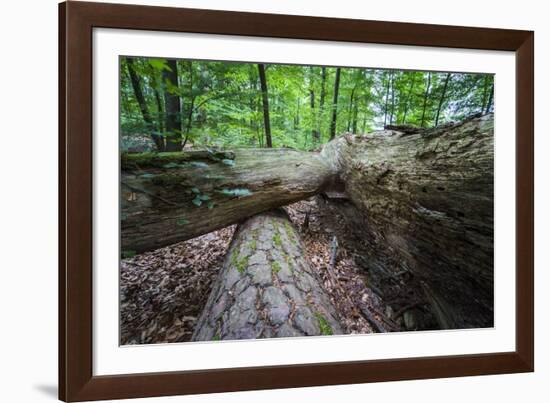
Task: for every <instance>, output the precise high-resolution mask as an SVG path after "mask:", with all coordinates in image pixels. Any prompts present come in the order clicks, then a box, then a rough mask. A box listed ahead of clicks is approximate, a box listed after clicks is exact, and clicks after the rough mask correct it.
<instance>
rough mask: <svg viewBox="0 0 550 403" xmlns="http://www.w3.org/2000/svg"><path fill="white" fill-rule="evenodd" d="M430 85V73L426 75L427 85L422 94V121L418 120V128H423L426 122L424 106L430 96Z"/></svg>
mask: <svg viewBox="0 0 550 403" xmlns="http://www.w3.org/2000/svg"><path fill="white" fill-rule="evenodd" d="M431 84H432V73H431V72H429V73H428V84H427V85H426V91H425V92H424V106H423V107H422V119H421V120H420V127H424V123H425V122H426V120H425V118H426V106H427V105H428V96H429V95H430V86H431Z"/></svg>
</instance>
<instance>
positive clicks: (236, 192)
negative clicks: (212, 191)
mask: <svg viewBox="0 0 550 403" xmlns="http://www.w3.org/2000/svg"><path fill="white" fill-rule="evenodd" d="M219 192H220V193H221V194H223V195H224V196H232V197H246V196H251V195H252V194H253V193H252V192H251V191H250V190H248V189H246V188H234V189H227V188H225V189H222V190H220V191H219Z"/></svg>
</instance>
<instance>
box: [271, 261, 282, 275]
mask: <svg viewBox="0 0 550 403" xmlns="http://www.w3.org/2000/svg"><path fill="white" fill-rule="evenodd" d="M271 271H272V272H273V273H274V274H277V273H279V272H280V271H281V265H280V264H279V262H275V261H273V262H271Z"/></svg>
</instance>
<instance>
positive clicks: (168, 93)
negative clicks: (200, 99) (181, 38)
mask: <svg viewBox="0 0 550 403" xmlns="http://www.w3.org/2000/svg"><path fill="white" fill-rule="evenodd" d="M166 65H167V66H168V67H169V69H164V70H162V80H163V81H164V85H165V91H164V103H165V107H164V110H165V111H166V122H165V128H166V131H167V135H166V147H165V149H166V151H180V150H181V104H180V96H179V94H177V93H174V92H176V91H174V88H178V65H177V61H176V60H175V59H167V60H166ZM170 87H172V90H170Z"/></svg>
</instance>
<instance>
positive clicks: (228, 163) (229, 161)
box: [222, 159, 235, 167]
mask: <svg viewBox="0 0 550 403" xmlns="http://www.w3.org/2000/svg"><path fill="white" fill-rule="evenodd" d="M222 163H223V164H225V165H229V166H230V167H233V166H235V161H234V160H228V159H225V160H222Z"/></svg>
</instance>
